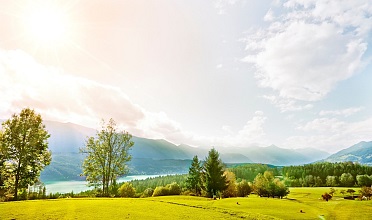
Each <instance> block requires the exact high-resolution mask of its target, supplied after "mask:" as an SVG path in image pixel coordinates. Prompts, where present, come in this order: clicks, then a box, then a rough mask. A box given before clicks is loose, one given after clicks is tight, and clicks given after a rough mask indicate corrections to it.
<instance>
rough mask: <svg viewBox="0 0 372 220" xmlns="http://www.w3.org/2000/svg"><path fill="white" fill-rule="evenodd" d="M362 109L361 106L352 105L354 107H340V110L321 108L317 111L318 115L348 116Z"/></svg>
mask: <svg viewBox="0 0 372 220" xmlns="http://www.w3.org/2000/svg"><path fill="white" fill-rule="evenodd" d="M361 110H363V107H354V108H346V109H340V110H328V111H326V110H323V111H320V112H319V115H320V116H326V115H331V116H332V115H333V116H339V115H341V116H344V117H349V116H351V115H353V114H355V113H358V112H360V111H361Z"/></svg>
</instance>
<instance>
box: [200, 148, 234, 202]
mask: <svg viewBox="0 0 372 220" xmlns="http://www.w3.org/2000/svg"><path fill="white" fill-rule="evenodd" d="M203 183H204V187H205V191H206V193H207V196H208V197H213V195H216V194H217V193H221V192H223V191H224V190H225V189H226V188H227V183H228V182H227V180H226V176H225V175H224V165H223V163H222V161H221V159H220V155H219V153H218V152H217V150H216V149H214V148H213V149H211V150H210V151H209V153H208V157H207V158H206V161H205V163H204V175H203Z"/></svg>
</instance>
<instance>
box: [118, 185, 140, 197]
mask: <svg viewBox="0 0 372 220" xmlns="http://www.w3.org/2000/svg"><path fill="white" fill-rule="evenodd" d="M119 195H120V196H121V197H126V198H134V197H135V195H136V189H135V188H134V187H133V186H132V184H131V183H129V182H125V183H124V184H123V185H122V186H121V187H120V188H119Z"/></svg>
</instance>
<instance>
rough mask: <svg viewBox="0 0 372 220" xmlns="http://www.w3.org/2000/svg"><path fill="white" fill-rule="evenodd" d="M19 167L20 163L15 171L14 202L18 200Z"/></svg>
mask: <svg viewBox="0 0 372 220" xmlns="http://www.w3.org/2000/svg"><path fill="white" fill-rule="evenodd" d="M20 165H21V163H18V169H17V173H16V179H15V183H14V200H18V184H19V169H20V167H21V166H20Z"/></svg>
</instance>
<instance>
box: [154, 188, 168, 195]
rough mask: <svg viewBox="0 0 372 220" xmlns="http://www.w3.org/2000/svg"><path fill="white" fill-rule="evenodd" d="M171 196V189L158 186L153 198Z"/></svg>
mask: <svg viewBox="0 0 372 220" xmlns="http://www.w3.org/2000/svg"><path fill="white" fill-rule="evenodd" d="M167 195H169V189H168V188H167V187H164V186H158V187H156V188H155V190H154V193H153V194H152V196H167Z"/></svg>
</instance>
